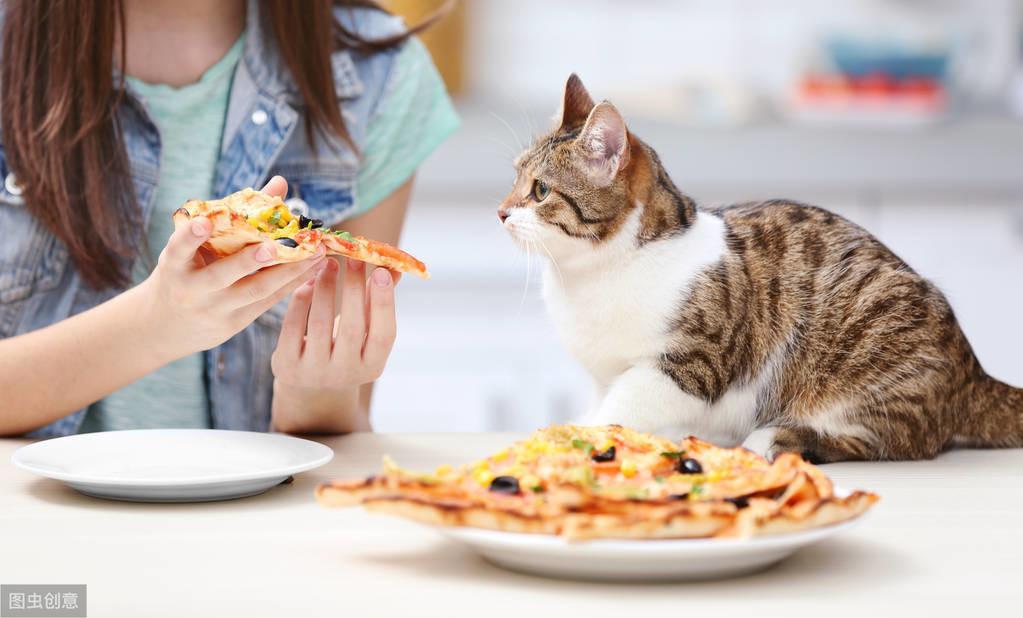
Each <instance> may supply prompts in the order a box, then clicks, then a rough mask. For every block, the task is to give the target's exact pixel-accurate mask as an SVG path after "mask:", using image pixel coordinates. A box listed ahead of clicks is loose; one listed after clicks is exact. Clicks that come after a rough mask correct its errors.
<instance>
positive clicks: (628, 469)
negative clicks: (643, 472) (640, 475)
mask: <svg viewBox="0 0 1023 618" xmlns="http://www.w3.org/2000/svg"><path fill="white" fill-rule="evenodd" d="M621 472H622V475H623V476H625V478H632V477H634V476H636V462H634V461H632V460H631V459H628V460H625V461H623V462H622V467H621Z"/></svg>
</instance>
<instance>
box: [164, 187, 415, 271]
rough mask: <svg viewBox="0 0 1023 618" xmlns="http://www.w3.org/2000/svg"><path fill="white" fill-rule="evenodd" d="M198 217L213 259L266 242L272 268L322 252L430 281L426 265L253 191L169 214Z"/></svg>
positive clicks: (190, 203) (189, 205)
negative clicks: (272, 249)
mask: <svg viewBox="0 0 1023 618" xmlns="http://www.w3.org/2000/svg"><path fill="white" fill-rule="evenodd" d="M198 216H201V217H206V218H207V219H209V220H210V223H211V224H212V233H211V234H210V239H209V240H208V241H206V243H205V244H204V246H205V247H206V249H208V250H209V251H211V252H212V253H213V254H215V255H217V256H221V257H223V256H227V255H232V254H234V253H237V252H238V251H240V250H241V249H242V248H244V247H246V246H247V245H251V244H254V243H258V242H263V241H267V240H271V241H275V242H277V243H278V245H279V246H278V248H277V260H276V262H275V263H283V262H296V261H299V260H304V259H306V258H308V257H310V256H312V255H315V254H316V253H317V251H319V249H320V247H323V248H324V250H325V251H326V252H327V253H328V254H334V255H342V256H344V257H346V258H350V259H353V260H359V261H362V262H368V263H370V264H375V265H377V266H384V267H386V268H389V269H391V270H394V271H397V272H407V273H412V274H415V275H418V276H419V277H422V278H423V279H429V278H430V274H429V273H428V272H427V271H426V265H425V264H423V263H422V262H420V261H419V260H417V259H416V258H414V257H412V256H411V255H409V254H408V253H405V252H404V251H402V250H401V249H398V248H396V247H392V246H391V245H388V244H387V243H382V242H378V241H375V240H370V239H368V238H363V237H362V236H353V235H352V234H349V233H348V232H342V231H335V230H329V229H326V228H324V227H323V222H322V221H320V220H318V219H309V218H307V217H306V216H305V215H302V214H296V213H293V212H291V210H290V209H289V208H288V206H287V204H285V203H284V202H283V201H282V200H281V198H279V197H273V196H270V195H267V194H266V193H263V192H261V191H256V190H254V189H242V190H241V191H238V192H237V193H232V194H231V195H228V196H227V197H225V198H223V199H219V200H206V201H203V200H189V201H188V202H186V203H185V205H184V206H182V207H181V208H179V209H178V210H177V211H175V213H174V218H175V219H178V220H181V219H191V218H192V217H198Z"/></svg>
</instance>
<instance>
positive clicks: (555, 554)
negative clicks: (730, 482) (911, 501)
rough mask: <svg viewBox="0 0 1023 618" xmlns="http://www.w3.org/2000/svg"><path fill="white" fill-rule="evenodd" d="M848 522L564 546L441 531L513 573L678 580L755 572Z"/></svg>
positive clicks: (536, 537) (517, 536)
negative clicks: (742, 534)
mask: <svg viewBox="0 0 1023 618" xmlns="http://www.w3.org/2000/svg"><path fill="white" fill-rule="evenodd" d="M860 519H862V516H860V517H858V518H856V519H853V520H851V521H847V522H843V523H840V524H835V525H832V526H824V527H821V528H815V529H813V530H806V531H803V532H795V533H792V534H782V535H777V536H764V537H753V538H749V539H677V540H676V539H670V540H648V541H629V540H621V541H619V540H593V541H566V540H565V539H562V538H560V537H556V536H548V535H541V534H521V533H515V532H496V531H492V530H481V529H477V528H439V530H440V532H442V533H443V534H444V535H446V536H448V537H450V538H451V539H454V540H455V541H458V542H460V543H464V544H465V545H467V546H469V547H470V548H471V549H472V550H473V551H475V552H476V553H478V554H479V555H481V556H482V557H483V558H485V559H486V560H487V561H489V562H492V563H494V564H496V565H498V566H502V567H504V568H507V569H511V570H513V571H520V572H523V573H531V574H534V575H543V576H546V577H559V578H568V579H586V580H604V581H647V582H653V581H681V580H698V579H719V578H724V577H734V576H738V575H744V574H747V573H753V572H755V571H759V570H762V569H765V568H767V567H769V566H771V565H772V564H775V563H776V562H779V561H781V560H782V559H784V558H786V557H788V556H790V555H791V554H793V553H795V552H796V551H797V550H799V549H801V548H803V547H805V546H807V545H810V544H811V543H816V542H817V541H820V540H822V539H825V538H827V537H829V536H832V535H834V534H838V533H839V532H842V531H844V530H846V529H848V528H850V527H852V526H854V525H855V524H856V523H857V522H858V521H859V520H860Z"/></svg>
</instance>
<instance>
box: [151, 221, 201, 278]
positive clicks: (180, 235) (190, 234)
mask: <svg viewBox="0 0 1023 618" xmlns="http://www.w3.org/2000/svg"><path fill="white" fill-rule="evenodd" d="M210 230H211V227H210V221H209V219H207V218H206V217H195V218H194V219H186V218H185V217H175V218H174V233H173V234H171V237H170V239H169V240H168V241H167V246H165V247H164V248H163V251H162V252H161V253H160V261H161V262H163V263H164V264H165V265H166V266H167V267H168V268H171V269H172V270H176V271H178V272H183V271H186V270H191V269H192V268H194V267H195V265H196V261H195V254H196V252H197V251H198V250H199V247H200V246H202V244H203V243H204V242H206V240H207V239H208V238H209V237H210Z"/></svg>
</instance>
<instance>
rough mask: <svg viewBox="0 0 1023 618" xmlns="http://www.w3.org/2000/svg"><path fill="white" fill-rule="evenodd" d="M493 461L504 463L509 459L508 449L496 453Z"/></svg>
mask: <svg viewBox="0 0 1023 618" xmlns="http://www.w3.org/2000/svg"><path fill="white" fill-rule="evenodd" d="M491 459H493V460H494V461H504V460H505V459H508V449H506V448H503V449H501V450H499V451H497V452H496V453H494V455H493V456H492V457H491Z"/></svg>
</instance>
